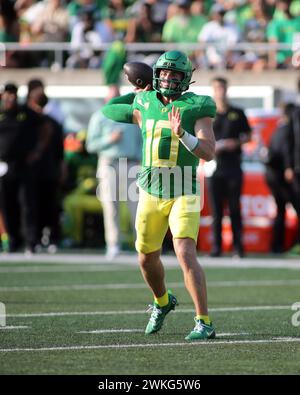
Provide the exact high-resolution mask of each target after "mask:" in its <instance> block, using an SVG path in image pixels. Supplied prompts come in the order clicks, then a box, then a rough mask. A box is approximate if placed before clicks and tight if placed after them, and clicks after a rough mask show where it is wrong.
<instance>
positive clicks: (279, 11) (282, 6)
mask: <svg viewBox="0 0 300 395" xmlns="http://www.w3.org/2000/svg"><path fill="white" fill-rule="evenodd" d="M290 4H291V0H278V2H277V3H276V11H275V14H274V18H273V20H272V21H271V22H270V23H269V25H268V27H267V38H268V41H269V43H270V44H277V43H282V44H291V45H292V44H293V43H295V44H297V45H298V46H299V34H300V16H297V17H295V18H294V17H293V16H292V15H291V13H290ZM292 56H293V51H292V49H280V50H278V51H276V50H271V51H269V60H268V66H269V68H270V69H277V68H278V69H286V68H288V67H290V66H291V58H292Z"/></svg>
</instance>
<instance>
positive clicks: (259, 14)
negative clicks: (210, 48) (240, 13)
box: [234, 0, 270, 71]
mask: <svg viewBox="0 0 300 395" xmlns="http://www.w3.org/2000/svg"><path fill="white" fill-rule="evenodd" d="M250 15H251V17H249V18H248V19H246V20H244V21H243V26H242V35H243V41H245V42H249V43H254V44H255V43H265V42H266V28H267V25H268V23H269V21H270V15H269V11H268V8H267V5H266V3H265V1H264V0H252V1H251V3H250V4H249V16H250ZM267 66H268V53H267V51H252V50H247V51H245V52H244V53H243V54H242V55H241V56H240V58H239V59H238V61H237V62H236V63H235V65H234V70H236V71H242V70H250V69H252V70H255V71H261V70H264V69H266V68H267Z"/></svg>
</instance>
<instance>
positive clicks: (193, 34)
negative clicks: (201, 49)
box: [162, 0, 207, 43]
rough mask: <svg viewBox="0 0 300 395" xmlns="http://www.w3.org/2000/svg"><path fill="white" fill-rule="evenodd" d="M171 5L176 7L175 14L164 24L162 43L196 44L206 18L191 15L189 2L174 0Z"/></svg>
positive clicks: (186, 0)
mask: <svg viewBox="0 0 300 395" xmlns="http://www.w3.org/2000/svg"><path fill="white" fill-rule="evenodd" d="M173 5H175V6H176V7H177V12H176V15H175V16H173V17H172V18H171V19H168V20H167V21H166V23H165V24H164V27H163V31H162V41H164V42H176V43H196V42H197V41H198V35H199V33H200V31H201V29H202V27H203V25H204V24H205V23H206V22H207V18H206V17H205V16H204V15H203V14H202V15H201V14H199V15H192V14H191V0H175V1H174V2H173Z"/></svg>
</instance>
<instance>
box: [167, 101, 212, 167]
mask: <svg viewBox="0 0 300 395" xmlns="http://www.w3.org/2000/svg"><path fill="white" fill-rule="evenodd" d="M168 116H169V121H170V124H171V129H172V132H173V133H174V134H175V135H176V136H177V137H178V138H179V141H180V142H181V144H183V145H184V146H185V148H186V149H188V150H189V151H190V152H192V153H193V154H194V155H195V156H197V157H198V158H200V159H204V160H206V161H210V160H212V159H213V158H214V156H215V144H216V141H215V135H214V131H213V126H212V124H213V118H211V117H204V118H200V119H198V120H197V121H196V122H195V128H194V133H195V135H192V134H191V133H189V132H187V131H186V130H184V129H183V128H182V126H181V118H180V110H179V108H176V109H175V107H173V108H172V111H171V112H170V113H169V114H168Z"/></svg>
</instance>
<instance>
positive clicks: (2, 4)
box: [0, 0, 20, 43]
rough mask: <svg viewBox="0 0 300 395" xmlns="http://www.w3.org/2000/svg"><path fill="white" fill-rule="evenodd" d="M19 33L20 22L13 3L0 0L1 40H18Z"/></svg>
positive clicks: (4, 41)
mask: <svg viewBox="0 0 300 395" xmlns="http://www.w3.org/2000/svg"><path fill="white" fill-rule="evenodd" d="M19 34H20V29H19V23H18V18H17V13H16V11H15V9H14V6H13V3H12V2H11V1H7V0H0V42H1V43H9V42H18V41H19Z"/></svg>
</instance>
